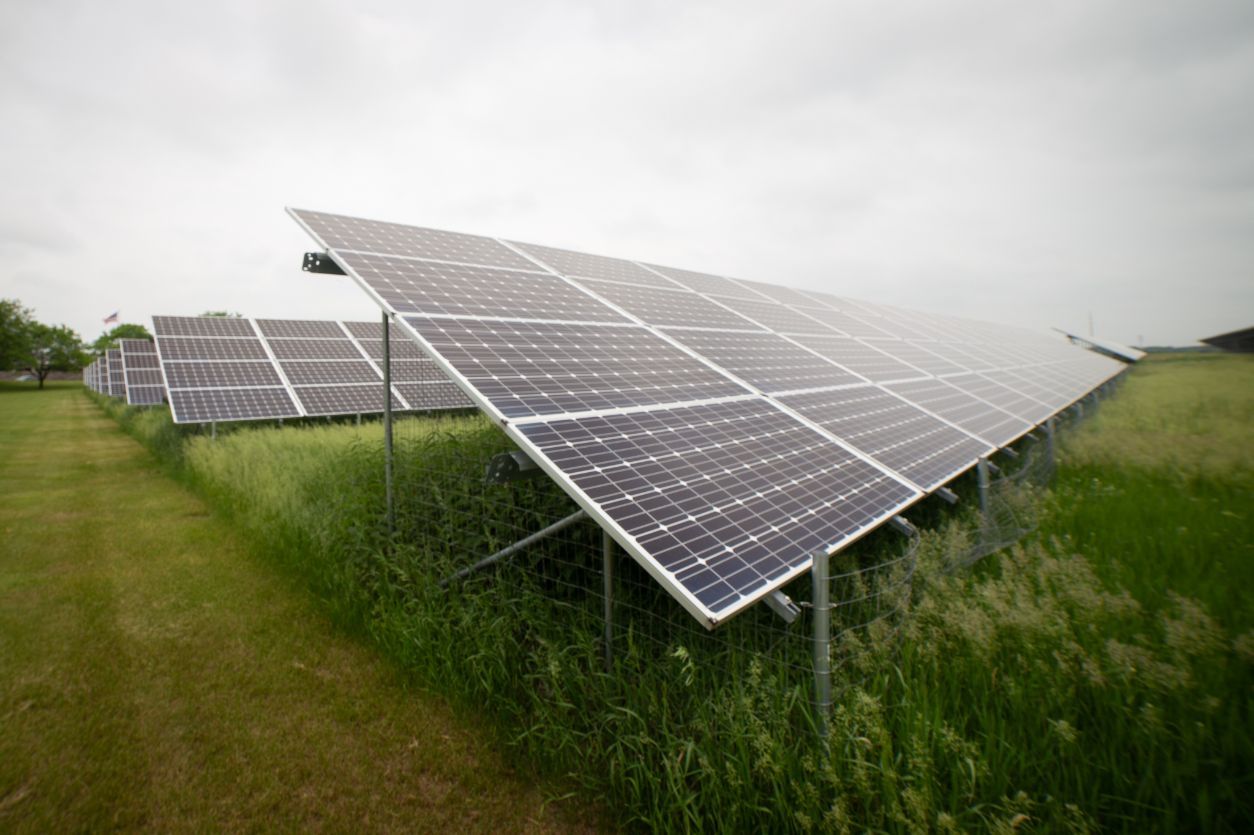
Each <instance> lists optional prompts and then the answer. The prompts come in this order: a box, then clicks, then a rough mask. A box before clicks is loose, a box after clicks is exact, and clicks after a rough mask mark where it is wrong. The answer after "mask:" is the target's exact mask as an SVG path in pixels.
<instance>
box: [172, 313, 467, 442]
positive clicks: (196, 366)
mask: <svg viewBox="0 0 1254 835" xmlns="http://www.w3.org/2000/svg"><path fill="white" fill-rule="evenodd" d="M153 327H154V331H155V332H156V333H157V335H158V339H157V342H158V345H159V346H160V354H161V356H160V358H161V365H162V368H163V370H164V374H165V377H166V379H167V381H168V384H169V387H170V389H171V397H170V401H171V409H172V410H173V412H174V415H175V422H177V423H196V422H206V421H227V420H260V419H274V418H286V417H321V416H331V415H351V414H367V413H377V412H381V411H383V408H384V404H383V367H382V357H383V348H382V346H383V341H382V334H383V331H382V325H381V323H379V322H336V321H326V320H300V319H257V320H255V322H254V321H253V320H249V319H225V318H218V317H204V318H203V319H202V318H191V317H169V316H158V317H155V318H154V320H153ZM393 332H394V336H395V341H393V343H392V345H391V349H392V351H391V353H392V355H393V357H394V361H393V363H392V377H393V380H392V398H391V399H392V408H394V409H396V410H407V411H425V410H436V409H457V408H467V407H469V406H471V405H472V403H471V401H470V399H469V398H467V397H466V396H465V395H464V394H462V393H461V392H460V390H457V389H456V387H455V386H454V385H453V384H452V383H450V381H449V379H448V377H447V376H446V375H445V374H444V373H443V372H441V371H440V369H439V368H438V367H437V366H436V364H435V363H434V362H432V360H431V359H430V358H429V357H427V356H426V355H424V354H423V353H422V351H421V350H420V349H419V348H418V346H417V345H415V344H414V343H413V341H412V340H410V339H408V338H406V337H403V336H401V335H400V331H398V330H396V329H395V328H393ZM248 333H251V336H247V334H248ZM358 334H361V335H362V336H364V337H370V338H358ZM396 357H400V358H401V359H399V360H398V359H395V358H396ZM175 390H178V391H180V392H193V391H194V392H197V394H195V395H194V396H191V395H188V394H185V393H183V394H179V396H177V397H175V396H174V395H173V392H174V391H175Z"/></svg>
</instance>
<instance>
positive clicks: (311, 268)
mask: <svg viewBox="0 0 1254 835" xmlns="http://www.w3.org/2000/svg"><path fill="white" fill-rule="evenodd" d="M300 268H301V269H302V270H304V271H305V272H307V273H327V274H328V275H344V274H345V273H344V271H343V270H341V269H340V265H339V264H337V263H335V262H334V261H332V260H331V259H330V257H329V256H328V255H327V254H326V253H325V252H306V253H305V259H304V261H302V262H301V265H300Z"/></svg>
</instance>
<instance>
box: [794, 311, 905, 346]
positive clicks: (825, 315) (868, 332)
mask: <svg viewBox="0 0 1254 835" xmlns="http://www.w3.org/2000/svg"><path fill="white" fill-rule="evenodd" d="M805 314H806V315H807V316H809V317H811V318H813V319H818V320H819V321H820V322H822V323H823V324H825V325H827V326H828V327H830V328H835V329H836V330H837V331H839V332H840V333H841V334H843V335H844V336H861V337H870V338H872V339H876V338H884V337H887V336H889V334H888V333H887V332H886V331H882V330H880V329H879V328H877V327H875V326H874V325H870V324H868V323H866V322H865V321H863V320H862V319H859V318H857V317H855V316H851V315H849V314H848V313H842V312H841V311H839V310H833V309H831V308H830V307H823V306H822V305H818V304H812V305H810V306H809V307H806V308H805Z"/></svg>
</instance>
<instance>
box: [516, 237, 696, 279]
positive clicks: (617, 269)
mask: <svg viewBox="0 0 1254 835" xmlns="http://www.w3.org/2000/svg"><path fill="white" fill-rule="evenodd" d="M514 246H516V247H518V248H519V249H521V250H522V251H523V252H526V253H527V254H528V255H530V256H532V257H533V258H535V259H537V260H539V261H541V262H542V263H544V264H547V265H548V266H550V267H552V268H553V269H554V270H556V271H557V272H559V273H561V274H562V275H567V276H571V277H573V278H602V279H606V280H608V281H623V282H626V283H628V284H643V285H645V286H646V287H672V288H673V287H675V282H673V281H671V280H670V279H668V278H666V277H664V276H661V275H658V274H657V273H654V272H650V271H649V270H647V269H645V268H644V267H642V266H640V265H639V264H634V263H632V262H631V261H624V260H623V259H621V258H606V257H605V256H603V255H588V254H587V253H583V252H571V251H570V250H566V249H554V248H553V247H550V246H537V245H536V244H521V243H516V242H515V243H514Z"/></svg>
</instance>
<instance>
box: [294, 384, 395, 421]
mask: <svg viewBox="0 0 1254 835" xmlns="http://www.w3.org/2000/svg"><path fill="white" fill-rule="evenodd" d="M296 397H297V399H298V400H300V404H301V406H302V407H303V408H304V410H305V414H307V415H352V414H363V413H366V414H369V413H377V412H382V411H383V386H382V385H381V384H380V383H379V381H378V379H377V378H376V380H375V381H374V382H373V383H371V384H369V385H347V386H346V385H337V386H297V387H296ZM392 408H393V409H403V408H404V406H403V405H402V404H401V401H400V400H398V399H397V398H396V396H395V395H393V396H392Z"/></svg>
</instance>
